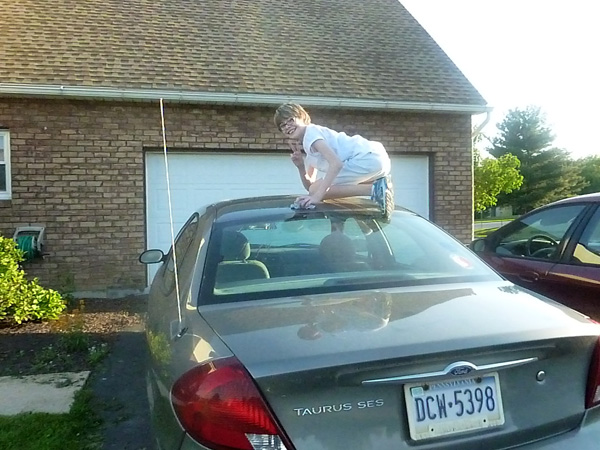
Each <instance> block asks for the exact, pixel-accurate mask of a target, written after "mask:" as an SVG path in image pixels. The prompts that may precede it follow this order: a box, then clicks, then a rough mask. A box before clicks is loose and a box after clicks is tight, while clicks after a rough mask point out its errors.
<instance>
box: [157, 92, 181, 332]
mask: <svg viewBox="0 0 600 450" xmlns="http://www.w3.org/2000/svg"><path fill="white" fill-rule="evenodd" d="M160 121H161V130H162V140H163V153H164V156H165V158H164V159H165V175H166V182H167V199H168V204H169V225H170V228H171V251H172V252H173V273H174V275H175V293H176V295H177V314H178V319H179V327H178V328H179V330H178V332H177V333H176V336H177V337H181V336H182V335H183V334H184V333H185V331H184V330H182V329H181V324H182V323H183V321H182V318H181V298H180V295H179V276H178V275H177V272H178V270H177V252H176V251H175V230H174V227H173V207H172V204H171V181H170V179H169V157H168V156H167V135H166V132H165V108H164V104H163V99H162V98H161V99H160ZM171 337H173V336H171Z"/></svg>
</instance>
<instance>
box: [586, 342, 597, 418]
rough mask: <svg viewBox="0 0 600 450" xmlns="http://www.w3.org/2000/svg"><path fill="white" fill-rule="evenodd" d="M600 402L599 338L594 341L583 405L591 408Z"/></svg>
mask: <svg viewBox="0 0 600 450" xmlns="http://www.w3.org/2000/svg"><path fill="white" fill-rule="evenodd" d="M598 404H600V339H598V341H596V348H595V349H594V353H593V355H592V363H591V364H590V372H589V375H588V384H587V392H586V396H585V407H586V408H591V407H593V406H596V405H598Z"/></svg>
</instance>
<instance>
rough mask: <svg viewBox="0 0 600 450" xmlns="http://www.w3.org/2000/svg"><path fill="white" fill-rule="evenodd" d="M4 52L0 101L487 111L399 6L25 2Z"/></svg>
mask: <svg viewBox="0 0 600 450" xmlns="http://www.w3.org/2000/svg"><path fill="white" fill-rule="evenodd" d="M0 43H1V45H0V61H2V64H1V65H0V66H1V67H0V95H2V94H10V93H15V92H28V90H27V89H28V87H30V88H31V87H35V86H37V87H40V86H46V87H60V86H62V87H63V88H65V87H67V88H68V87H77V88H80V89H100V91H101V90H102V89H112V90H121V91H122V93H123V96H124V97H126V96H127V92H137V91H140V90H144V91H147V92H153V91H173V92H185V93H190V94H191V93H197V94H198V93H200V94H201V93H223V94H228V95H239V94H256V95H262V96H276V97H277V98H279V97H280V96H289V97H316V98H317V97H318V98H321V97H326V98H332V99H333V98H336V99H353V100H359V101H360V100H364V101H379V102H407V103H415V104H436V105H464V106H466V107H469V108H471V109H472V110H473V111H482V110H483V109H485V105H486V102H485V100H484V99H483V98H482V96H481V95H480V94H479V93H478V92H477V90H476V89H475V88H474V87H473V85H472V84H471V83H470V82H469V81H468V80H467V79H466V77H465V76H464V75H463V74H462V73H461V71H460V70H459V69H458V68H457V67H456V66H455V65H454V64H453V62H452V61H451V60H450V59H449V58H448V56H447V55H446V54H445V53H444V52H443V51H442V50H441V48H440V47H439V46H438V45H437V44H436V43H435V41H434V40H433V39H432V38H431V37H430V36H429V35H428V34H427V32H426V31H425V30H424V29H423V28H422V27H421V26H420V25H419V23H418V22H417V21H416V20H415V19H414V18H413V17H412V16H411V15H410V14H409V13H408V11H407V10H406V9H405V8H404V7H403V6H402V5H401V4H400V3H399V2H398V1H397V0H368V1H365V0H294V1H286V0H127V1H124V0H102V1H99V0H81V1H72V0H20V1H18V2H5V4H4V5H3V7H2V26H1V27H0ZM100 91H99V92H100ZM31 92H35V90H32V91H31ZM40 92H43V91H42V90H40ZM467 109H468V108H467Z"/></svg>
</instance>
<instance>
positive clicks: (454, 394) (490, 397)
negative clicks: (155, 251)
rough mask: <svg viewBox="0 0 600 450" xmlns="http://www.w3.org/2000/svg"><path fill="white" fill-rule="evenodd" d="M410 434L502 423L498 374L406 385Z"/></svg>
mask: <svg viewBox="0 0 600 450" xmlns="http://www.w3.org/2000/svg"><path fill="white" fill-rule="evenodd" d="M404 398H405V399H406V409H407V413H408V425H409V429H410V437H411V438H412V439H413V440H415V441H418V440H421V439H429V438H434V437H440V436H446V435H448V434H454V433H461V432H465V431H472V430H478V429H481V428H490V427H496V426H499V425H502V424H503V423H504V411H503V409H502V397H501V395H500V384H499V382H498V374H497V373H491V374H487V375H485V376H481V377H474V378H462V379H458V380H444V381H440V382H436V383H410V384H405V385H404Z"/></svg>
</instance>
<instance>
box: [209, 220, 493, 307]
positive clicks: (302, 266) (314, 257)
mask: <svg viewBox="0 0 600 450" xmlns="http://www.w3.org/2000/svg"><path fill="white" fill-rule="evenodd" d="M479 279H498V278H497V275H496V274H495V273H494V272H492V271H491V270H490V269H489V268H488V267H487V266H486V265H484V264H483V263H481V261H480V260H479V259H478V258H477V257H476V256H475V255H474V254H473V253H471V252H470V251H469V250H467V249H466V248H464V246H463V245H461V244H460V243H459V242H457V241H456V240H454V239H452V238H451V237H450V236H448V235H447V234H446V233H444V232H442V231H441V230H440V229H438V228H437V227H435V226H434V225H432V224H431V223H429V222H428V221H426V220H425V219H423V218H421V217H418V216H415V215H413V214H410V213H402V212H397V213H396V215H395V216H394V217H393V219H392V221H391V223H385V222H382V221H379V220H378V219H376V218H373V217H361V216H353V215H351V214H322V213H321V214H317V213H315V214H307V213H304V214H299V215H294V216H292V217H289V216H286V217H275V218H270V219H268V220H264V219H263V220H260V221H253V222H251V221H234V222H229V223H220V224H219V223H218V224H216V225H215V228H214V230H213V233H212V234H211V238H210V240H209V248H208V258H207V263H206V267H205V276H204V281H203V283H202V285H203V289H204V290H203V294H202V296H201V303H215V302H216V303H220V302H226V301H240V300H252V299H259V298H273V297H284V296H289V295H304V294H309V293H322V292H335V291H347V290H358V289H372V288H383V287H391V286H406V285H418V284H434V283H452V282H465V281H469V280H479Z"/></svg>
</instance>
